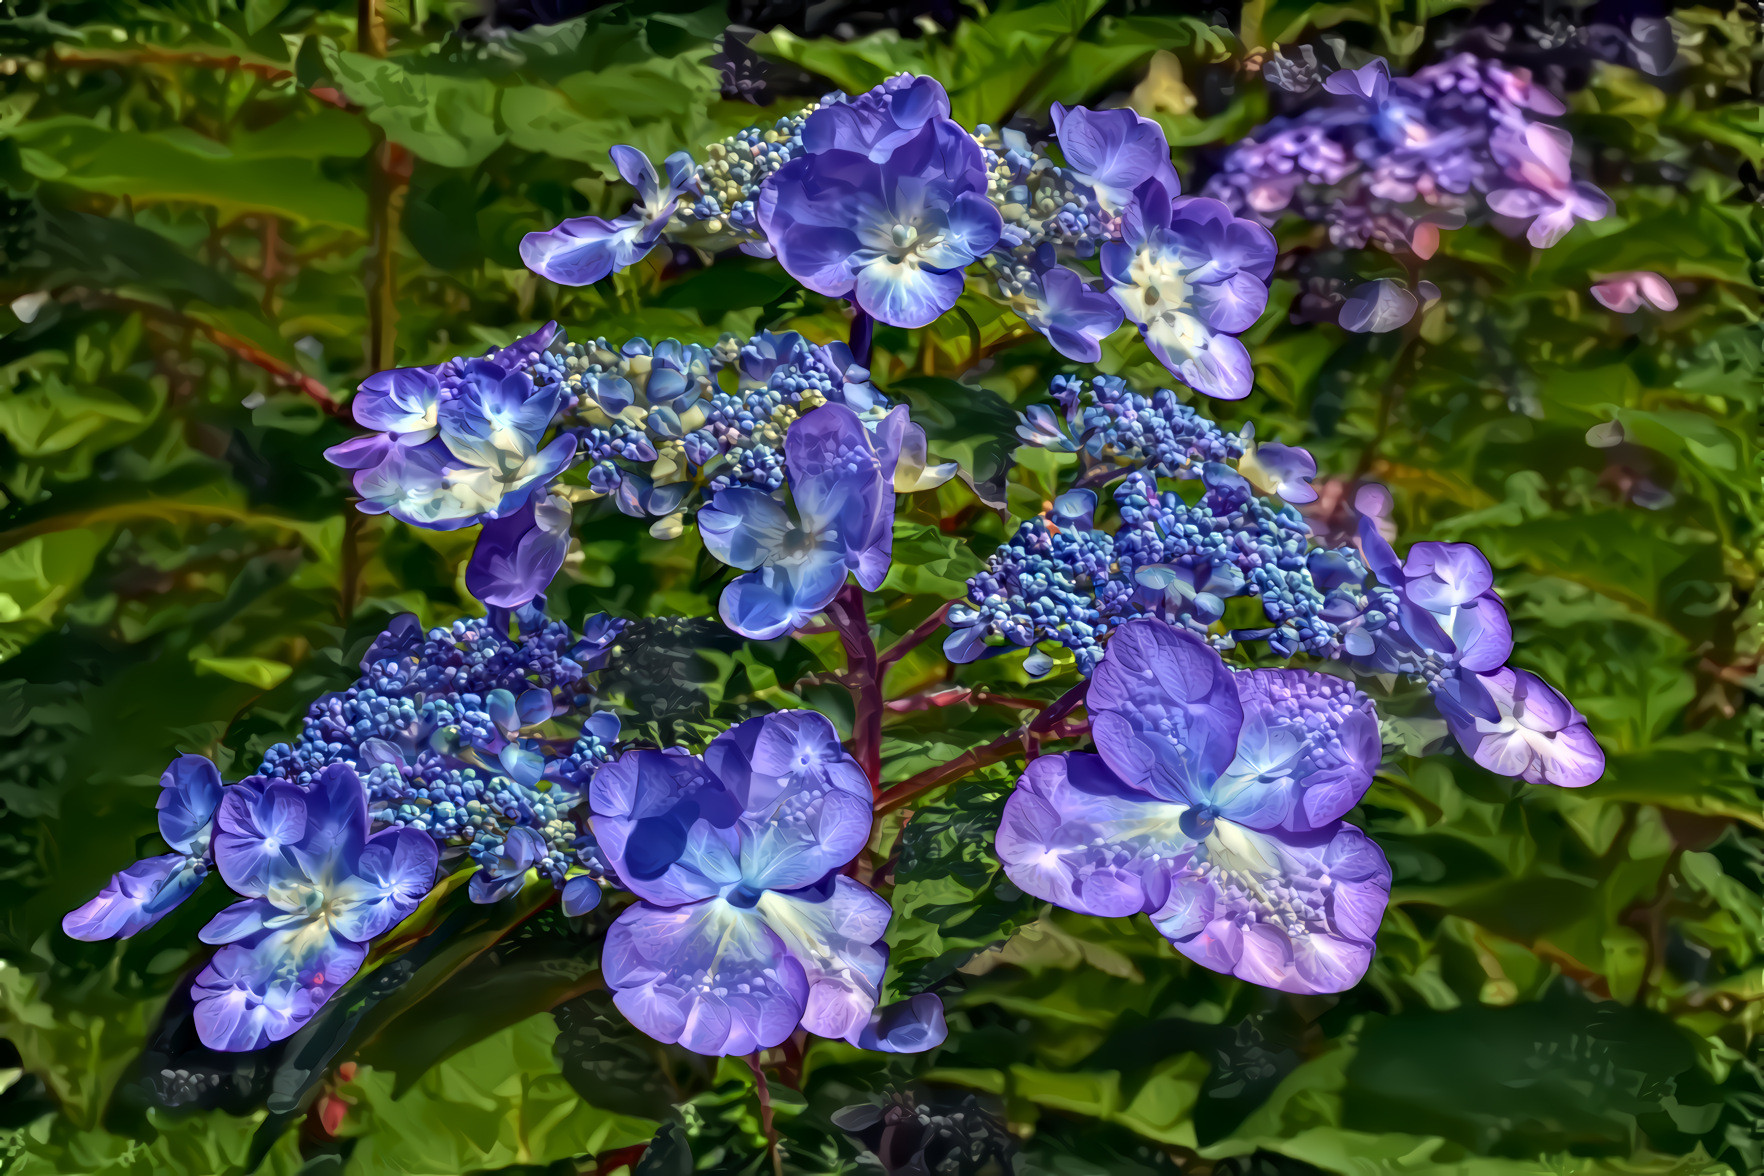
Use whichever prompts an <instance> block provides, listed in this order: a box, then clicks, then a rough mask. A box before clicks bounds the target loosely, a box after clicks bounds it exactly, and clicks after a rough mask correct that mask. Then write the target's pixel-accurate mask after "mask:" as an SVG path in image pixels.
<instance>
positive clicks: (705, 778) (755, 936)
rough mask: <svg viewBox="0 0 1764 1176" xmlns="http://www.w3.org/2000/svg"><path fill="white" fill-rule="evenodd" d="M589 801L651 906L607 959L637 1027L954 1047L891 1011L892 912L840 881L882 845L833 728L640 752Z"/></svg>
mask: <svg viewBox="0 0 1764 1176" xmlns="http://www.w3.org/2000/svg"><path fill="white" fill-rule="evenodd" d="M590 804H591V807H592V808H593V812H594V816H593V825H594V833H595V836H596V837H597V838H598V839H599V842H600V846H601V848H602V850H603V851H604V852H605V854H606V857H607V860H608V861H609V862H610V864H611V865H612V867H613V869H614V870H615V871H616V872H617V874H618V876H619V878H620V879H621V880H622V881H623V882H624V883H625V885H626V886H628V887H629V888H630V889H631V890H632V891H633V892H634V893H635V894H636V895H637V897H638V899H639V900H640V901H638V902H637V903H635V904H633V905H632V906H630V907H628V908H626V910H625V911H624V912H623V913H622V914H620V916H619V918H618V921H617V922H615V923H614V924H613V926H612V928H611V930H610V931H608V932H607V937H606V950H605V954H604V957H603V959H602V963H601V967H602V969H603V971H604V973H605V975H606V982H607V986H608V987H609V988H611V989H612V991H613V1000H614V1002H615V1003H617V1005H618V1006H619V1008H620V1009H621V1010H622V1011H623V1012H624V1014H625V1015H626V1016H627V1017H629V1018H630V1019H631V1022H632V1023H633V1024H635V1025H636V1026H637V1027H638V1028H639V1029H641V1030H643V1031H644V1032H645V1033H647V1034H649V1035H650V1036H651V1037H654V1038H656V1039H657V1040H659V1041H666V1042H678V1043H680V1044H681V1045H684V1046H685V1047H686V1048H687V1049H690V1050H693V1051H695V1052H697V1053H701V1054H712V1055H717V1054H721V1055H736V1054H746V1053H752V1052H753V1051H754V1050H758V1049H767V1048H770V1047H772V1046H775V1045H777V1044H778V1043H779V1042H781V1041H783V1040H784V1039H785V1038H786V1037H788V1036H790V1034H791V1033H793V1032H794V1031H795V1030H796V1028H797V1026H798V1025H801V1026H802V1027H804V1028H806V1029H807V1030H809V1032H811V1033H817V1034H819V1035H821V1036H823V1037H837V1038H844V1039H845V1040H847V1041H851V1042H853V1043H854V1044H858V1043H861V1042H862V1041H863V1040H864V1038H865V1034H866V1033H868V1034H869V1035H870V1038H871V1040H874V1039H875V1038H876V1037H877V1036H878V1033H879V1032H880V1034H881V1035H883V1036H884V1037H885V1036H886V1035H887V1033H888V1030H889V1029H890V1028H891V1027H892V1028H896V1029H898V1030H900V1033H899V1034H898V1038H897V1040H898V1042H899V1046H898V1047H900V1048H906V1047H919V1048H928V1047H929V1046H930V1045H934V1044H936V1041H937V1040H941V1036H942V1035H941V1033H936V1032H926V1031H925V1026H924V1024H923V1021H922V1019H920V1018H915V1017H913V1016H910V1015H909V1016H907V1017H905V1018H898V1017H897V1018H896V1020H900V1021H903V1023H902V1024H900V1025H894V1026H891V1025H889V1024H884V1023H882V1021H881V1020H880V1019H879V1018H878V1017H877V1015H876V1011H875V1006H876V999H877V991H878V986H879V985H880V983H881V980H882V973H883V970H884V968H885V967H886V965H887V949H886V948H885V947H884V946H883V943H882V937H883V932H884V931H885V930H886V929H887V926H888V920H889V917H890V915H891V912H890V910H889V908H888V904H887V903H886V902H884V901H883V900H882V899H881V898H879V897H878V896H877V895H876V894H875V893H874V892H873V891H871V890H870V889H869V888H868V887H866V886H864V885H862V884H861V883H859V882H856V881H854V880H853V879H851V878H848V877H846V876H845V875H843V874H841V873H839V870H840V868H841V867H842V866H844V865H845V864H846V863H847V862H849V861H850V860H851V859H852V858H853V857H855V856H856V855H857V853H858V852H859V851H860V850H861V849H862V848H863V847H864V843H865V842H866V841H867V840H868V838H869V835H870V805H871V796H870V785H869V781H868V780H867V779H866V778H865V776H864V773H863V770H862V769H861V768H860V767H859V766H858V763H857V761H856V760H854V759H853V758H852V757H851V756H850V755H848V754H847V753H846V751H845V749H844V748H842V747H841V746H840V745H839V736H838V733H837V732H835V731H834V729H833V724H832V723H830V722H828V721H827V720H826V719H825V718H823V717H822V716H820V715H818V714H815V713H814V712H812V711H780V712H778V713H776V714H770V715H765V716H762V717H760V718H756V719H750V720H748V721H747V722H745V723H742V724H740V725H739V726H737V727H734V728H731V729H730V730H728V731H725V732H723V733H722V734H721V735H719V736H717V737H716V738H715V739H713V740H712V741H711V743H710V746H708V747H707V748H706V749H705V752H704V756H703V758H700V757H698V756H694V755H687V754H684V753H681V752H678V751H629V752H626V753H625V754H624V755H623V756H621V757H620V758H619V760H618V761H617V762H615V763H613V764H609V765H608V766H606V767H604V768H602V769H600V771H599V772H598V773H596V775H595V777H594V783H593V786H592V789H591V791H590ZM933 1038H935V1040H932V1039H933ZM872 1048H874V1046H872Z"/></svg>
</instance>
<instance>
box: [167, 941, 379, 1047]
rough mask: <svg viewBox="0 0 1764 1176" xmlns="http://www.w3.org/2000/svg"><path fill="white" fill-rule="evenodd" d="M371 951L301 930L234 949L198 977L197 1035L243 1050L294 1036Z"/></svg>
mask: <svg viewBox="0 0 1764 1176" xmlns="http://www.w3.org/2000/svg"><path fill="white" fill-rule="evenodd" d="M366 955H367V948H366V947H365V946H363V945H361V944H356V943H347V942H344V941H342V940H338V939H334V938H331V937H328V936H326V937H323V938H319V939H313V938H312V937H310V936H306V935H305V933H304V931H303V930H295V931H272V932H267V933H265V934H264V935H263V937H262V938H261V939H257V940H247V941H244V942H240V943H234V944H230V945H228V946H226V947H223V948H221V949H220V951H218V952H216V953H215V956H214V959H212V960H210V961H209V963H208V965H207V966H206V967H205V968H203V969H202V971H201V973H200V974H198V975H197V977H196V982H195V984H194V985H192V986H191V989H190V995H191V996H193V997H194V998H195V1000H196V1009H195V1020H196V1033H197V1036H198V1037H200V1038H201V1039H202V1044H203V1045H206V1046H207V1047H208V1048H210V1049H218V1050H225V1051H229V1052H242V1051H245V1050H253V1049H258V1048H261V1047H262V1046H265V1045H268V1044H269V1043H270V1042H272V1041H280V1040H282V1039H283V1038H285V1037H289V1036H291V1035H292V1034H293V1033H295V1032H296V1031H297V1030H298V1029H299V1028H300V1027H301V1026H302V1025H304V1024H306V1022H308V1021H310V1020H311V1019H312V1017H313V1014H314V1013H316V1012H318V1010H319V1009H321V1008H323V1007H324V1004H325V1002H326V1001H328V1000H330V999H331V997H332V996H333V995H334V994H335V993H336V991H337V990H338V989H339V988H341V987H342V986H343V985H344V983H346V982H347V981H348V980H349V978H350V977H352V976H354V975H355V973H356V972H357V971H358V970H359V969H360V967H361V962H362V959H363V958H364V957H365V956H366Z"/></svg>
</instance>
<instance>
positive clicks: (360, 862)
mask: <svg viewBox="0 0 1764 1176" xmlns="http://www.w3.org/2000/svg"><path fill="white" fill-rule="evenodd" d="M436 865H437V850H436V847H435V841H434V838H432V837H430V836H429V835H428V834H426V833H424V832H423V831H422V830H420V829H411V828H392V829H382V830H381V831H380V832H378V833H376V834H374V835H373V836H372V837H371V838H369V839H368V843H367V847H366V848H365V849H363V850H362V851H361V857H360V858H359V859H357V861H356V863H355V871H354V875H353V876H352V877H350V878H348V879H346V880H344V881H343V882H342V883H341V884H340V885H339V886H337V887H336V888H335V890H334V892H333V901H334V902H335V903H336V904H337V907H338V914H337V915H336V916H335V918H334V919H333V920H332V924H331V925H332V926H333V927H334V928H336V931H337V934H338V935H341V936H342V937H343V938H345V939H352V940H354V941H356V942H357V943H366V942H367V941H368V940H370V939H374V938H376V937H378V936H380V935H383V934H385V933H386V932H387V931H389V930H391V929H392V928H393V926H395V925H396V924H398V923H400V922H402V921H403V920H404V919H405V918H407V917H408V916H409V915H410V913H411V912H412V911H414V910H416V908H417V904H418V903H420V902H421V901H422V900H423V896H424V895H426V894H428V893H429V891H430V890H431V889H433V888H434V885H435V868H436Z"/></svg>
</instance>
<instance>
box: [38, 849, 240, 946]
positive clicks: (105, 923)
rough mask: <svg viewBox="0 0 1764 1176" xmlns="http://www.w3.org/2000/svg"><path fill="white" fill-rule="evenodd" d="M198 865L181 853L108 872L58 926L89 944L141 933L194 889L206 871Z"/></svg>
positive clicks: (69, 934) (188, 895)
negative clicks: (107, 877) (94, 891)
mask: <svg viewBox="0 0 1764 1176" xmlns="http://www.w3.org/2000/svg"><path fill="white" fill-rule="evenodd" d="M199 865H200V863H198V862H192V861H191V860H190V859H189V858H188V857H186V856H185V855H184V854H181V853H167V854H161V855H160V856H159V857H151V858H143V859H141V860H140V861H138V862H136V863H135V864H134V865H132V866H129V867H128V868H127V869H125V870H121V871H118V872H117V873H115V874H113V875H111V878H110V881H108V882H106V883H105V884H104V889H102V890H100V891H99V892H98V896H97V897H96V898H94V899H92V900H91V901H90V902H87V903H85V904H84V905H82V906H80V907H79V908H78V909H76V910H73V911H70V912H69V913H68V914H66V915H64V916H63V917H62V920H61V929H62V930H63V931H65V932H66V933H67V934H68V936H69V937H70V938H73V939H83V940H86V941H88V942H90V941H94V940H99V939H117V938H121V937H124V936H129V935H135V934H137V933H139V932H141V931H145V930H146V929H147V928H149V927H151V926H153V924H155V923H157V922H159V920H160V919H162V918H164V917H165V914H166V912H167V911H170V910H171V909H172V908H173V907H175V906H177V905H178V904H179V903H180V902H183V901H184V900H185V899H186V898H188V897H190V895H191V894H193V893H195V890H196V887H197V885H198V884H199V883H201V881H202V879H203V877H204V876H205V874H206V871H205V870H203V869H200V868H198V867H199Z"/></svg>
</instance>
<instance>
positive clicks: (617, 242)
mask: <svg viewBox="0 0 1764 1176" xmlns="http://www.w3.org/2000/svg"><path fill="white" fill-rule="evenodd" d="M660 239H661V232H660V226H659V225H652V224H651V223H650V221H649V220H648V218H646V217H642V216H636V215H632V214H629V213H627V214H626V215H624V216H621V217H619V218H618V219H617V220H611V221H609V220H604V219H602V218H601V217H598V216H582V217H575V218H573V219H571V220H566V221H564V222H563V223H562V224H560V225H558V226H557V227H556V228H554V229H549V230H547V231H545V232H543V233H528V234H527V235H526V236H525V237H522V238H521V261H522V262H524V263H525V264H526V267H527V268H528V269H530V270H532V271H533V272H534V273H536V274H538V275H539V276H540V277H542V278H548V279H550V280H551V281H553V282H556V283H558V284H559V285H561V286H591V285H593V284H594V283H595V282H598V281H600V280H601V279H602V278H604V277H606V276H607V275H608V274H610V273H613V272H614V271H616V270H622V269H627V268H629V267H630V266H632V265H634V264H636V263H637V262H639V261H641V260H642V259H643V258H644V257H646V256H648V254H649V251H650V250H651V249H654V248H655V245H656V242H657V241H659V240H660Z"/></svg>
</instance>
